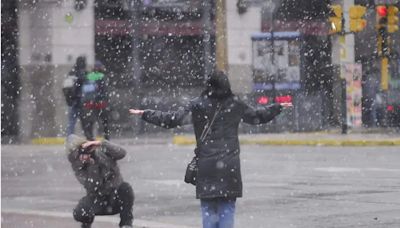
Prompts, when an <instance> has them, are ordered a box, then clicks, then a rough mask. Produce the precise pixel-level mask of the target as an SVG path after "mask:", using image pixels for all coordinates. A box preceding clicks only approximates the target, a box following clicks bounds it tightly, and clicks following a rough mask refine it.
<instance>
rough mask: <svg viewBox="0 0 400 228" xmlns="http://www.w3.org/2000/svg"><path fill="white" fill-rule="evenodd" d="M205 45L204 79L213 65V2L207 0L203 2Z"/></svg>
mask: <svg viewBox="0 0 400 228" xmlns="http://www.w3.org/2000/svg"><path fill="white" fill-rule="evenodd" d="M203 7H204V10H203V29H204V33H203V47H204V57H203V58H204V79H205V80H206V79H207V77H208V76H209V75H210V73H211V71H212V68H213V65H212V61H211V58H212V56H211V29H212V28H211V10H212V8H211V2H210V0H205V1H204V2H203Z"/></svg>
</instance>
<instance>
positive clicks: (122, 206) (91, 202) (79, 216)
mask: <svg viewBox="0 0 400 228" xmlns="http://www.w3.org/2000/svg"><path fill="white" fill-rule="evenodd" d="M133 201H134V193H133V190H132V187H131V185H130V184H129V183H126V182H123V183H122V184H121V185H120V186H119V188H118V189H116V190H115V191H114V192H113V194H110V195H108V196H104V197H103V196H102V197H99V196H95V195H86V196H85V197H83V198H82V199H81V200H80V201H79V203H78V205H77V206H76V207H75V209H74V211H73V215H74V219H75V220H76V221H78V222H81V223H82V224H84V227H90V224H91V223H92V222H93V220H94V217H95V216H96V215H115V214H118V213H119V214H120V218H121V221H120V223H119V225H120V226H124V225H130V226H131V225H132V220H133V215H132V207H133Z"/></svg>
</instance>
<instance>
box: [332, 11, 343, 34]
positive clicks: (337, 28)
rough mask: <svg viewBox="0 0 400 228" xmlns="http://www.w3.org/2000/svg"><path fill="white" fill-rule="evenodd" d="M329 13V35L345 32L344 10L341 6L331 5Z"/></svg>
mask: <svg viewBox="0 0 400 228" xmlns="http://www.w3.org/2000/svg"><path fill="white" fill-rule="evenodd" d="M329 8H330V13H329V22H330V28H329V34H334V33H340V32H342V31H343V9H342V6H341V5H330V6H329Z"/></svg>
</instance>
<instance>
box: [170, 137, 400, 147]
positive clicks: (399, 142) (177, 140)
mask: <svg viewBox="0 0 400 228" xmlns="http://www.w3.org/2000/svg"><path fill="white" fill-rule="evenodd" d="M172 142H173V143H174V144H176V145H193V144H195V143H196V141H195V139H194V138H193V137H188V136H174V138H173V140H172ZM240 143H241V144H247V145H281V146H400V139H394V140H350V139H349V140H343V139H338V140H334V139H316V140H296V139H293V140H291V139H288V140H285V139H282V140H280V139H240Z"/></svg>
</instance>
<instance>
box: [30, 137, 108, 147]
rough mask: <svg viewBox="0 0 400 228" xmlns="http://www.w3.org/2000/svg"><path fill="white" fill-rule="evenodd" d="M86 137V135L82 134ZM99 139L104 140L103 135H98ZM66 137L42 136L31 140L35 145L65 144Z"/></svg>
mask: <svg viewBox="0 0 400 228" xmlns="http://www.w3.org/2000/svg"><path fill="white" fill-rule="evenodd" d="M82 137H84V136H82ZM96 139H97V140H102V139H103V138H102V137H97V138H96ZM65 140H66V138H65V137H41V138H34V139H32V140H31V144H34V145H63V144H65Z"/></svg>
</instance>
